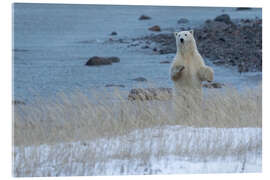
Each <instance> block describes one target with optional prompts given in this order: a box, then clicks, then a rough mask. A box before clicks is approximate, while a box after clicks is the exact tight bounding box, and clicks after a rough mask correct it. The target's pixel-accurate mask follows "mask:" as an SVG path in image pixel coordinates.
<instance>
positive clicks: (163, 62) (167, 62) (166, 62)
mask: <svg viewBox="0 0 270 180" xmlns="http://www.w3.org/2000/svg"><path fill="white" fill-rule="evenodd" d="M170 63H171V61H160V64H170Z"/></svg>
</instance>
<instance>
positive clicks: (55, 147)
mask: <svg viewBox="0 0 270 180" xmlns="http://www.w3.org/2000/svg"><path fill="white" fill-rule="evenodd" d="M261 132H262V131H261V128H193V127H183V126H162V127H155V128H148V129H138V130H136V131H133V132H131V133H129V134H127V135H125V136H119V137H111V138H110V137H108V138H102V139H97V140H95V141H80V142H70V143H60V144H52V145H40V146H27V147H24V146H15V147H14V161H13V162H14V163H13V165H14V167H13V170H14V176H80V175H138V174H179V173H240V172H261V167H262V157H261V156H262V152H261V144H262V143H261V142H262V137H261Z"/></svg>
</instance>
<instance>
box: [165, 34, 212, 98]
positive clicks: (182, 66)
mask: <svg viewBox="0 0 270 180" xmlns="http://www.w3.org/2000/svg"><path fill="white" fill-rule="evenodd" d="M174 35H175V39H176V47H177V52H176V56H175V58H174V60H173V62H172V64H171V67H170V77H171V80H172V81H173V83H174V95H175V96H183V95H184V96H186V95H187V94H188V95H189V96H190V97H192V98H193V99H194V98H195V99H198V100H201V99H202V81H208V82H211V81H213V78H214V72H213V69H212V68H211V67H209V66H206V65H205V63H204V60H203V58H202V57H201V55H200V53H199V52H198V49H197V45H196V42H195V39H194V36H193V30H190V31H181V32H175V33H174Z"/></svg>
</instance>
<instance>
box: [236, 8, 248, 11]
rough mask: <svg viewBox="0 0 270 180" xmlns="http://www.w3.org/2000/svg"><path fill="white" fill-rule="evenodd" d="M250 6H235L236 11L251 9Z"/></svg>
mask: <svg viewBox="0 0 270 180" xmlns="http://www.w3.org/2000/svg"><path fill="white" fill-rule="evenodd" d="M251 9H252V8H249V7H238V8H236V11H245V10H251Z"/></svg>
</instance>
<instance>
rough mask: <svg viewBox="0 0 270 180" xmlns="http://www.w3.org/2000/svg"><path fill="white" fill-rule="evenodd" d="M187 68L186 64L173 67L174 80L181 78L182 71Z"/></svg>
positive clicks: (172, 76) (172, 75)
mask: <svg viewBox="0 0 270 180" xmlns="http://www.w3.org/2000/svg"><path fill="white" fill-rule="evenodd" d="M184 69H185V67H184V66H181V65H179V66H175V67H174V68H173V69H172V71H171V79H172V80H173V81H177V80H178V79H179V78H180V76H181V74H182V73H181V72H182V71H183V70H184Z"/></svg>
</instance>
